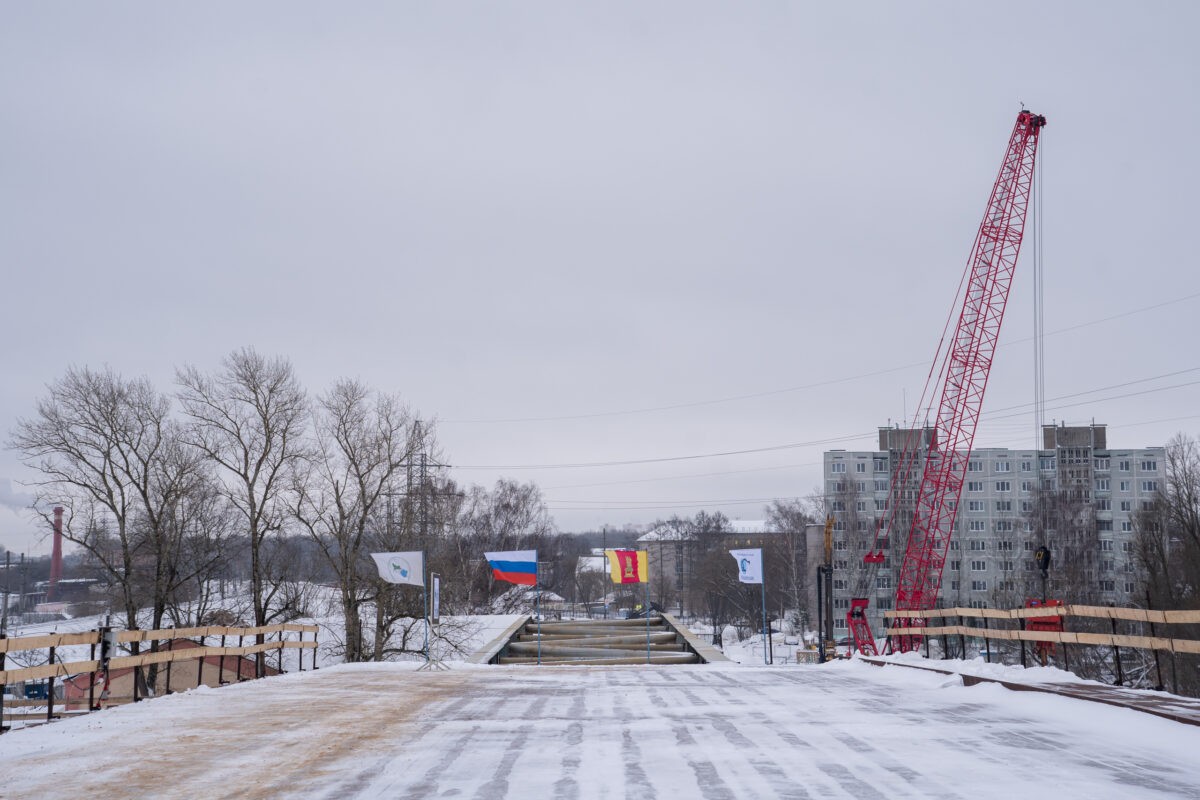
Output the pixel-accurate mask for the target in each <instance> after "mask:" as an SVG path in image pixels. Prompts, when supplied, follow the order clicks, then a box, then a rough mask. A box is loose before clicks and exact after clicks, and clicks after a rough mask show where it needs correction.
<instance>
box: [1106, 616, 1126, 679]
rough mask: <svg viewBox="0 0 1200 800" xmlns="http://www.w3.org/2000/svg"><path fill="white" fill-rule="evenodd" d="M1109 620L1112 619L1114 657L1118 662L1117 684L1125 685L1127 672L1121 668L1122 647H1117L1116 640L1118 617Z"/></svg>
mask: <svg viewBox="0 0 1200 800" xmlns="http://www.w3.org/2000/svg"><path fill="white" fill-rule="evenodd" d="M1109 621H1110V622H1112V633H1113V658H1114V659H1115V660H1116V662H1117V686H1124V685H1125V673H1124V671H1123V670H1122V669H1121V648H1119V647H1117V642H1116V636H1117V620H1116V618H1115V617H1113V618H1112V619H1110V620H1109Z"/></svg>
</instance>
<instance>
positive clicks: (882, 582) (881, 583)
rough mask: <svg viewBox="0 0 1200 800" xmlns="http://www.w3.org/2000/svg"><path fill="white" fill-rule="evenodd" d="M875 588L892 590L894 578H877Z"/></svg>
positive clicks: (888, 576)
mask: <svg viewBox="0 0 1200 800" xmlns="http://www.w3.org/2000/svg"><path fill="white" fill-rule="evenodd" d="M875 588H876V589H890V588H892V576H891V575H880V576H879V577H877V578H876V579H875Z"/></svg>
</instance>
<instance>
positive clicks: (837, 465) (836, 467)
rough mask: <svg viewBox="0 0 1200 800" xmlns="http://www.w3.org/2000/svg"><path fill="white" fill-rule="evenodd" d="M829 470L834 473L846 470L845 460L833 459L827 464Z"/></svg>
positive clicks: (838, 473)
mask: <svg viewBox="0 0 1200 800" xmlns="http://www.w3.org/2000/svg"><path fill="white" fill-rule="evenodd" d="M829 471H830V472H832V473H833V474H834V475H841V474H843V473H844V472H845V471H846V462H844V461H835V462H833V463H832V464H830V465H829Z"/></svg>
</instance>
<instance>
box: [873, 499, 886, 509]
mask: <svg viewBox="0 0 1200 800" xmlns="http://www.w3.org/2000/svg"><path fill="white" fill-rule="evenodd" d="M886 508H887V500H876V501H875V510H876V511H883V510H884V509H886Z"/></svg>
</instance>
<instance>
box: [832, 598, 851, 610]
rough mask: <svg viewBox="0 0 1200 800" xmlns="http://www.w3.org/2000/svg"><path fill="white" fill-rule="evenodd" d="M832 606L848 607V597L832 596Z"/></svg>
mask: <svg viewBox="0 0 1200 800" xmlns="http://www.w3.org/2000/svg"><path fill="white" fill-rule="evenodd" d="M833 607H834V608H847V609H848V608H850V598H848V597H835V598H833Z"/></svg>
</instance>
